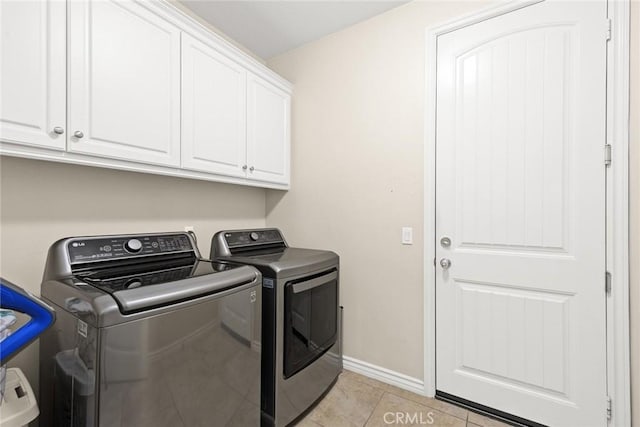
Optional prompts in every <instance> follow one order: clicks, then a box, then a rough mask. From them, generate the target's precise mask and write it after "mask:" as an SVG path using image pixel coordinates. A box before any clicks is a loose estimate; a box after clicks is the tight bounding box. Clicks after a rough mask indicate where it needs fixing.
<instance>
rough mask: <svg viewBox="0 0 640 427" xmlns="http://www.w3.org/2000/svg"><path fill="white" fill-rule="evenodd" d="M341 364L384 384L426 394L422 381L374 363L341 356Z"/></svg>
mask: <svg viewBox="0 0 640 427" xmlns="http://www.w3.org/2000/svg"><path fill="white" fill-rule="evenodd" d="M342 364H343V367H344V369H347V370H349V371H352V372H355V373H356V374H360V375H364V376H365V377H369V378H373V379H374V380H378V381H380V382H383V383H385V384H390V385H392V386H396V387H398V388H401V389H403V390H407V391H410V392H412V393H416V394H419V395H422V396H426V393H425V389H424V381H422V380H419V379H417V378H413V377H410V376H408V375H405V374H401V373H399V372H395V371H392V370H391V369H387V368H383V367H381V366H376V365H374V364H371V363H368V362H364V361H362V360H358V359H354V358H353V357H349V356H343V358H342Z"/></svg>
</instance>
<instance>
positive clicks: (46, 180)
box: [0, 157, 265, 387]
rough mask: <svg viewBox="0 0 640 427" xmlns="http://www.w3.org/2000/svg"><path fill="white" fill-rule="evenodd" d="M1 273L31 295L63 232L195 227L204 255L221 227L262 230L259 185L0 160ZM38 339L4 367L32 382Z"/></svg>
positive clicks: (262, 201) (262, 203) (262, 192)
mask: <svg viewBox="0 0 640 427" xmlns="http://www.w3.org/2000/svg"><path fill="white" fill-rule="evenodd" d="M0 203H1V206H0V276H2V277H4V278H6V279H8V280H10V281H12V282H14V283H16V284H18V285H19V286H22V287H24V288H26V289H27V290H29V291H31V292H33V293H35V294H38V293H39V290H40V280H41V278H42V272H43V267H44V262H45V259H46V251H47V249H48V247H49V245H51V243H53V242H54V241H55V240H57V239H60V238H62V237H67V236H81V235H91V234H103V233H111V234H113V233H144V232H154V231H176V230H178V231H179V230H183V229H184V226H186V225H192V226H194V227H195V231H196V234H197V236H198V237H199V247H200V250H201V251H202V254H203V255H204V256H208V255H209V244H210V243H209V242H210V239H211V236H212V235H213V234H214V233H215V232H216V231H219V230H221V229H225V228H238V227H239V228H245V227H263V226H264V225H265V212H264V207H265V190H263V189H256V188H249V187H242V186H237V185H228V184H217V183H211V182H205V181H195V180H187V179H180V178H171V177H164V176H156V175H148V174H138V173H133V172H124V171H114V170H109V169H99V168H91V167H85V166H72V165H64V164H60V163H49V162H41V161H36V160H24V159H18V158H10V157H0ZM37 357H38V350H37V344H32V345H31V346H30V347H29V348H28V349H27V350H25V351H23V352H22V353H20V355H19V356H18V357H17V358H16V359H14V360H13V361H12V362H11V363H10V365H12V366H19V367H21V368H22V369H23V370H24V371H25V373H26V374H27V376H28V377H29V381H30V382H31V384H32V385H33V386H34V387H35V386H37V375H38V374H37V365H38V361H37V360H38V359H37Z"/></svg>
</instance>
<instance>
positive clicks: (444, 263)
mask: <svg viewBox="0 0 640 427" xmlns="http://www.w3.org/2000/svg"><path fill="white" fill-rule="evenodd" d="M440 267H442V269H443V270H447V269H448V268H449V267H451V260H450V259H448V258H442V259H441V260H440Z"/></svg>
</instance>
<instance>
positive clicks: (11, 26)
mask: <svg viewBox="0 0 640 427" xmlns="http://www.w3.org/2000/svg"><path fill="white" fill-rule="evenodd" d="M65 7H66V6H65V3H64V2H58V1H0V52H2V61H0V63H1V69H0V73H1V75H0V80H1V85H0V93H1V94H2V96H0V138H1V139H2V140H3V141H6V142H11V143H21V144H27V145H32V146H36V147H44V148H52V149H57V150H64V148H65V134H64V132H65V131H66V124H65V117H66V114H65V105H66V83H65V72H66V64H65V58H66V55H65V34H66V17H65ZM56 132H58V133H56Z"/></svg>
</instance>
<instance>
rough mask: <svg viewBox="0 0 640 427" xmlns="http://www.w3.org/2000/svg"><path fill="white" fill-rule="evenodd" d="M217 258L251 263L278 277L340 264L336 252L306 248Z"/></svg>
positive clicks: (334, 266)
mask: <svg viewBox="0 0 640 427" xmlns="http://www.w3.org/2000/svg"><path fill="white" fill-rule="evenodd" d="M216 259H217V260H224V261H230V262H234V263H238V264H245V265H251V266H254V267H256V268H257V269H258V270H260V271H261V272H262V274H263V275H264V276H271V277H276V278H282V277H293V276H298V275H301V274H309V273H312V272H317V271H319V270H324V269H329V268H337V267H338V264H339V257H338V255H337V254H336V253H335V252H331V251H324V250H316V249H304V248H283V249H277V250H268V249H267V250H256V251H253V252H244V253H241V254H237V255H230V256H224V257H218V258H216Z"/></svg>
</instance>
